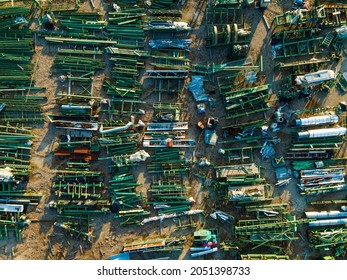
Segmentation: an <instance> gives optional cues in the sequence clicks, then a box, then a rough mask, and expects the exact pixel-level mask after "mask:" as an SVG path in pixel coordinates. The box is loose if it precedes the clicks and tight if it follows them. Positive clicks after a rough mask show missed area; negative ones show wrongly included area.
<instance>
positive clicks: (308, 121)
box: [295, 115, 339, 126]
mask: <svg viewBox="0 0 347 280" xmlns="http://www.w3.org/2000/svg"><path fill="white" fill-rule="evenodd" d="M338 121H339V117H338V116H336V115H326V116H314V117H309V118H301V119H296V120H295V124H296V125H302V126H307V125H319V124H329V123H337V122H338Z"/></svg>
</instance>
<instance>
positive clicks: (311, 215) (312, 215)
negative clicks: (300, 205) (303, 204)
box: [305, 211, 347, 219]
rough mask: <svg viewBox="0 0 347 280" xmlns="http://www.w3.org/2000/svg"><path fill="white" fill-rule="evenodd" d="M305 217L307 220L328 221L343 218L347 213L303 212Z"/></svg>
mask: <svg viewBox="0 0 347 280" xmlns="http://www.w3.org/2000/svg"><path fill="white" fill-rule="evenodd" d="M305 214H306V217H307V218H309V219H329V218H345V217H347V212H341V211H321V212H316V211H312V212H305Z"/></svg>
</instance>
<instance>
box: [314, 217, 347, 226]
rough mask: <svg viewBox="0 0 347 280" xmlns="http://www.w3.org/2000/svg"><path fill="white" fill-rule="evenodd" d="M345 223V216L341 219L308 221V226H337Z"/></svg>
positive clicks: (346, 220)
mask: <svg viewBox="0 0 347 280" xmlns="http://www.w3.org/2000/svg"><path fill="white" fill-rule="evenodd" d="M345 224H347V218H343V219H328V220H319V221H313V222H309V223H308V226H309V227H324V226H337V225H345Z"/></svg>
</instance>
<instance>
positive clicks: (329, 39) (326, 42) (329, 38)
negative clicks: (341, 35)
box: [322, 33, 335, 47]
mask: <svg viewBox="0 0 347 280" xmlns="http://www.w3.org/2000/svg"><path fill="white" fill-rule="evenodd" d="M334 37H335V36H334V34H333V33H328V34H327V35H326V36H325V38H324V40H323V42H322V46H324V47H329V46H330V44H331V42H332V41H333V39H334Z"/></svg>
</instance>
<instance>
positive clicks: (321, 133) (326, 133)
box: [298, 127, 347, 139]
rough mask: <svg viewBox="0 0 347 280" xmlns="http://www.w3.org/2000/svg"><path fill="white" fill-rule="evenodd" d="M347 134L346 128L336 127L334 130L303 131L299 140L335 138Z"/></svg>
mask: <svg viewBox="0 0 347 280" xmlns="http://www.w3.org/2000/svg"><path fill="white" fill-rule="evenodd" d="M346 133H347V128H345V127H334V128H322V129H313V130H307V131H302V132H299V133H298V138H299V139H302V138H318V137H333V136H342V135H345V134H346Z"/></svg>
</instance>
